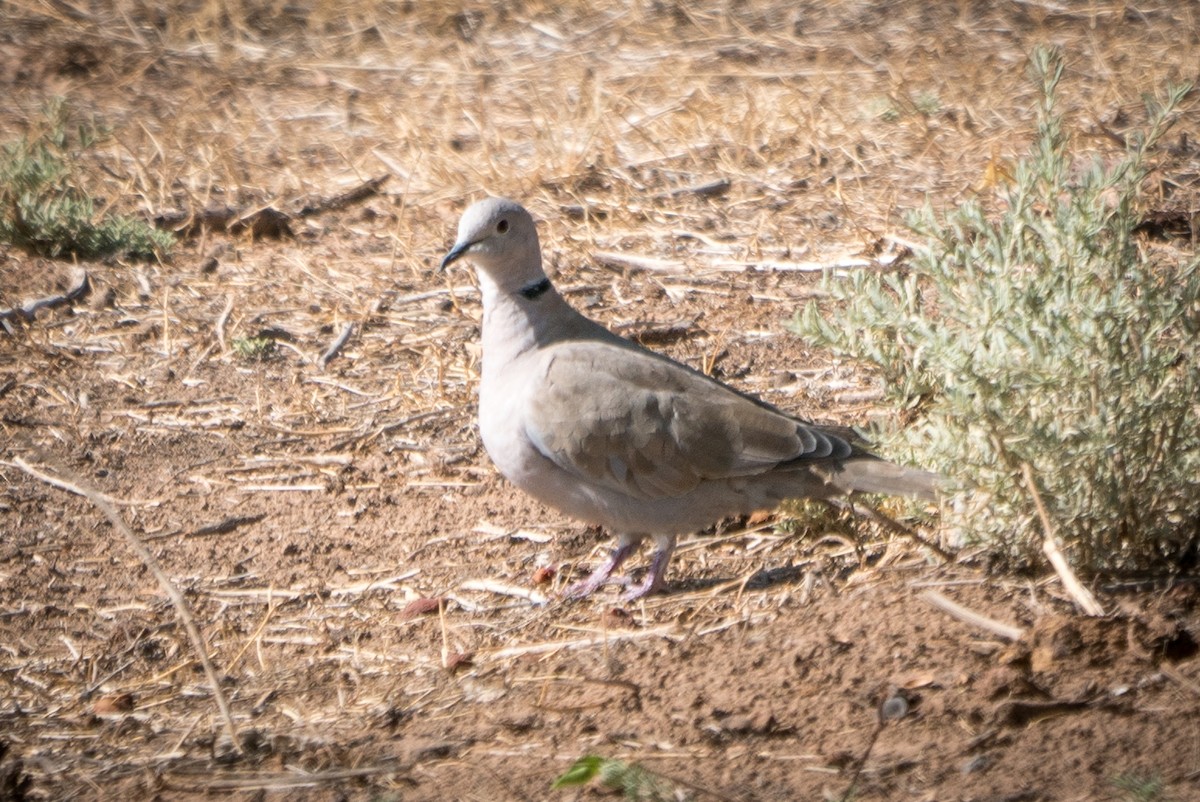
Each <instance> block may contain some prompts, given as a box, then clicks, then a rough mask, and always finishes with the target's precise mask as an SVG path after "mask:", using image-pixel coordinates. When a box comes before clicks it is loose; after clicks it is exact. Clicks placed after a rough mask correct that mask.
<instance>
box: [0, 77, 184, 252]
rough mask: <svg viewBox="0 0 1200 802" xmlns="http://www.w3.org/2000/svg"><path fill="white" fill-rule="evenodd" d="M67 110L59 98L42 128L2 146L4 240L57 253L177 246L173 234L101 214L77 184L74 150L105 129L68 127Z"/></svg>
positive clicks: (0, 231) (0, 232) (0, 229)
mask: <svg viewBox="0 0 1200 802" xmlns="http://www.w3.org/2000/svg"><path fill="white" fill-rule="evenodd" d="M67 116H68V115H67V112H66V108H65V106H64V105H63V103H62V102H61V101H58V102H54V103H51V104H50V106H49V107H48V108H47V111H46V118H47V119H46V125H45V126H44V130H42V131H41V132H39V133H37V134H33V135H29V136H26V137H24V138H22V139H20V140H18V141H16V142H10V143H8V144H6V145H4V147H3V149H2V150H0V240H3V241H5V242H11V243H13V244H15V245H19V246H21V247H23V248H28V249H29V250H31V251H33V252H35V253H39V254H42V255H45V256H51V257H58V256H78V257H81V258H93V257H102V256H110V255H126V256H129V257H131V258H134V259H153V258H156V257H157V256H160V255H162V254H165V253H166V252H167V251H168V250H169V249H170V247H171V245H172V244H174V237H172V235H171V234H170V233H168V232H166V231H159V230H157V229H155V228H154V227H152V226H150V225H148V224H147V223H144V222H142V221H140V220H135V219H132V218H129V217H121V216H119V215H109V214H97V212H96V204H95V201H93V199H92V198H91V197H89V196H88V195H87V194H86V193H84V192H83V191H81V190H80V189H79V188H78V187H77V186H76V184H75V181H76V176H77V162H76V158H77V156H76V154H77V153H78V152H81V151H85V150H87V149H89V148H91V147H92V146H94V145H95V144H96V142H97V141H98V140H99V138H100V137H101V135H102V134H101V132H100V130H99V129H98V128H97V127H96V126H94V125H80V126H78V128H77V129H76V130H75V131H74V132H71V131H69V129H68V125H67Z"/></svg>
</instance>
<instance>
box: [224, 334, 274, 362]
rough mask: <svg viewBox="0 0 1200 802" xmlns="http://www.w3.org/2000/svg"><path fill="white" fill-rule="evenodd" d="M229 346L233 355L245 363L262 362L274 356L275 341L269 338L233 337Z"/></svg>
mask: <svg viewBox="0 0 1200 802" xmlns="http://www.w3.org/2000/svg"><path fill="white" fill-rule="evenodd" d="M230 345H232V347H233V355H234V356H236V357H237V358H238V359H243V360H245V361H247V362H263V361H265V360H267V359H270V358H271V357H272V356H273V355H274V354H275V341H274V340H272V339H271V338H270V337H234V338H233V341H232V342H231V343H230Z"/></svg>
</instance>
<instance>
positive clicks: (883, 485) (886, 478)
mask: <svg viewBox="0 0 1200 802" xmlns="http://www.w3.org/2000/svg"><path fill="white" fill-rule="evenodd" d="M829 482H830V483H831V484H833V485H834V486H835V487H837V488H839V489H840V490H842V492H845V493H883V494H886V495H889V496H913V497H914V498H920V499H924V500H926V501H935V500H936V499H937V496H938V490H939V488H941V487H942V485H943V482H944V479H943V477H942V476H941V475H940V474H936V473H932V472H930V471H923V470H921V469H920V468H907V467H905V466H903V465H897V464H895V463H893V462H888V461H886V460H882V459H879V458H877V457H868V456H863V457H857V458H852V459H848V460H845V461H843V462H841V463H838V464H837V465H836V466H834V467H833V469H832V470H831V471H830V472H829Z"/></svg>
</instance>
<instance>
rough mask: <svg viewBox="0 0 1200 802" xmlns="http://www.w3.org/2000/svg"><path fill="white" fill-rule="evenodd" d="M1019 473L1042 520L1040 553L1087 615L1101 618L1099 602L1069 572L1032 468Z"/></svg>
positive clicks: (1022, 466) (1026, 467)
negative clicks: (1042, 553)
mask: <svg viewBox="0 0 1200 802" xmlns="http://www.w3.org/2000/svg"><path fill="white" fill-rule="evenodd" d="M1021 473H1022V474H1023V475H1024V477H1025V486H1026V487H1028V488H1029V493H1030V495H1032V496H1033V503H1034V505H1035V506H1036V507H1037V512H1038V517H1039V518H1041V519H1042V531H1043V533H1044V534H1045V539H1044V540H1043V541H1042V551H1043V552H1044V553H1045V555H1046V559H1048V560H1049V561H1050V565H1052V566H1054V571H1055V573H1057V574H1058V578H1059V581H1061V582H1062V585H1063V588H1064V589H1065V590H1066V591H1067V593H1068V594H1069V595H1070V596H1071V598H1072V599H1073V600H1074V601H1075V604H1077V605H1078V606H1079V609H1080V610H1083V612H1084V613H1086V614H1087V615H1093V616H1102V615H1104V608H1103V607H1101V606H1100V602H1098V601H1096V597H1095V596H1093V595H1092V592H1091V591H1090V590H1088V589H1087V588H1085V587H1084V586H1083V583H1082V582H1080V581H1079V577H1077V576H1075V572H1074V571H1073V570H1071V565H1070V563H1068V562H1067V558H1066V557H1065V556H1063V553H1062V549H1060V548H1059V547H1058V535H1057V534H1055V532H1054V523H1053V522H1052V521H1051V520H1050V513H1049V512H1047V511H1046V505H1045V503H1044V502H1043V501H1042V494H1041V493H1039V492H1038V489H1037V483H1036V482H1035V481H1034V480H1033V468H1031V467H1030V466H1029V463H1028V462H1026V463H1024V464H1022V465H1021Z"/></svg>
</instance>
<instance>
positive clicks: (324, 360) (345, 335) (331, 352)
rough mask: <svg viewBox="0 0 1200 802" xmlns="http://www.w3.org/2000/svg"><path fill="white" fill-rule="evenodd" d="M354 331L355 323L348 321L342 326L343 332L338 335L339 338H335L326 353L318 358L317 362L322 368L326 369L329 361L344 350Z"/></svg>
mask: <svg viewBox="0 0 1200 802" xmlns="http://www.w3.org/2000/svg"><path fill="white" fill-rule="evenodd" d="M353 333H354V324H353V323H347V324H346V325H344V326H342V332H341V334H339V335H338V336H337V339H336V340H334V341H333V343H331V344H330V346H329V347H328V348H326V349H325V353H323V354H321V356H320V357H319V358H318V359H317V364H318V365H320V366H321V368H322V369H324V368H325V366H326V365H328V364H329V361H330V360H331V359H333V358H334V357H335V356H337V355H338V352H340V351H341V350H342V348H343V347H344V346H345V345H346V342H347V341H348V340H349V339H350V335H351V334H353Z"/></svg>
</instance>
